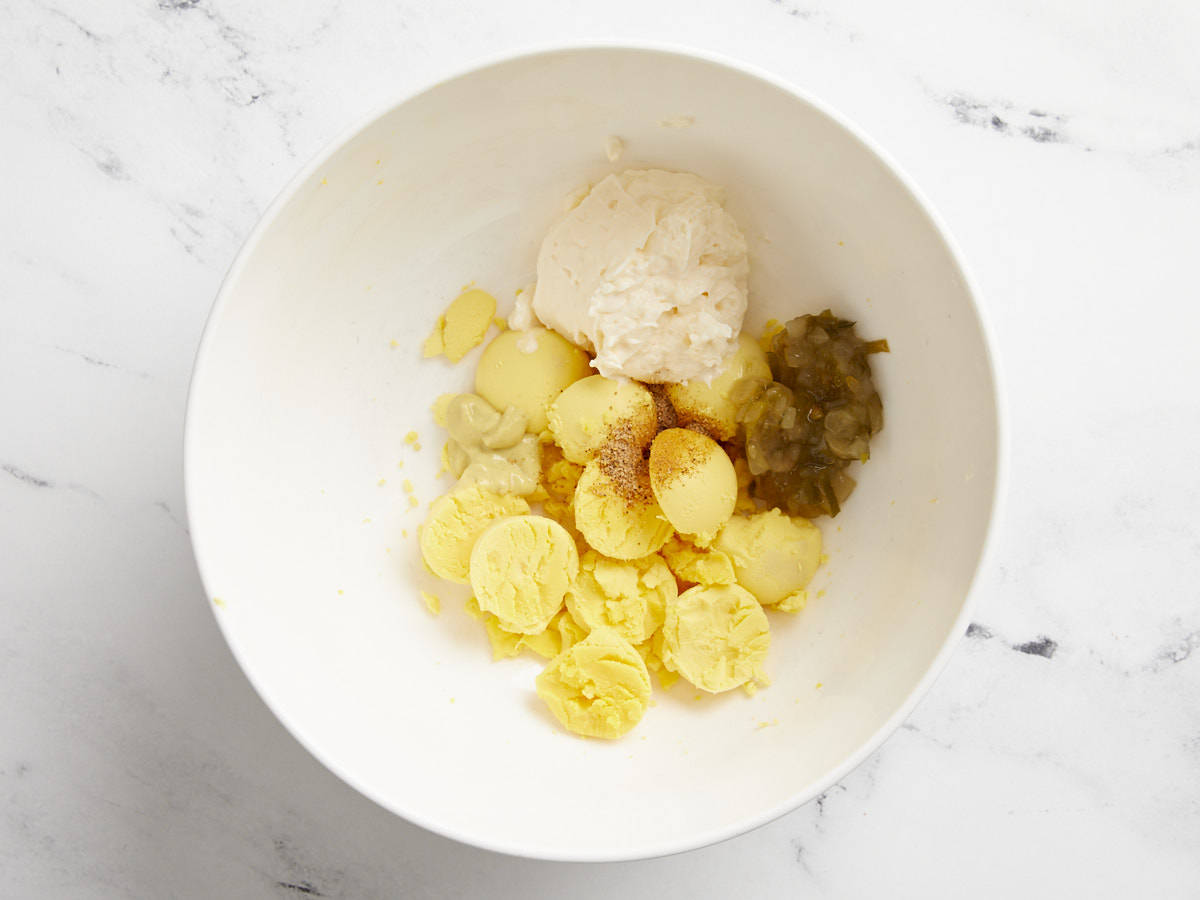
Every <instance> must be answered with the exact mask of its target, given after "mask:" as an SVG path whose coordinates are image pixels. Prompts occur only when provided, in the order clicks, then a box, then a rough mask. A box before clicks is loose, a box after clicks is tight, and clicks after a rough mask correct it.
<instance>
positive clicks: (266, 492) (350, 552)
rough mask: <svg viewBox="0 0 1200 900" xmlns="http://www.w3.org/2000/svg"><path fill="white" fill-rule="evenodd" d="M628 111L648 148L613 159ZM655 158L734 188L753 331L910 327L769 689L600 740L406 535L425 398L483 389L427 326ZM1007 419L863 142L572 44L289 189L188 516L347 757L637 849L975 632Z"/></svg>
mask: <svg viewBox="0 0 1200 900" xmlns="http://www.w3.org/2000/svg"><path fill="white" fill-rule="evenodd" d="M681 117H691V119H692V121H690V123H689V122H688V120H687V119H684V118H681ZM664 123H666V124H664ZM681 125H686V127H679V126H681ZM610 135H616V136H619V137H620V138H622V139H623V140H624V142H625V144H626V151H625V155H624V156H623V157H622V158H621V159H620V160H619V162H618V163H616V164H615V165H614V164H612V163H609V162H608V160H607V159H606V158H605V154H604V145H605V139H606V138H607V137H609V136H610ZM652 166H657V167H663V168H671V169H680V170H690V171H694V172H697V173H699V174H701V175H704V176H705V177H707V178H710V179H712V180H713V181H716V182H718V183H721V184H723V185H725V186H726V188H727V191H728V198H729V200H728V202H729V207H730V209H731V210H732V212H733V213H734V215H735V216H736V217H737V219H738V220H739V222H740V223H741V225H742V227H743V229H744V231H745V232H746V234H747V237H748V239H749V241H750V245H751V251H752V267H753V272H752V278H751V290H752V293H751V312H750V315H749V319H748V327H750V328H752V329H757V328H759V327H761V325H762V324H763V322H764V321H765V320H766V319H767V318H768V317H775V318H778V319H787V318H790V317H792V316H794V315H798V314H800V313H804V312H816V311H819V310H821V309H822V308H824V307H826V306H830V307H832V308H833V309H834V310H835V311H836V312H839V313H841V314H843V315H845V316H848V317H850V318H854V319H857V320H858V321H859V323H860V324H859V330H860V333H861V334H863V335H864V336H865V337H868V338H874V337H886V338H887V339H888V340H889V342H890V344H891V348H892V353H891V355H890V356H886V357H876V358H875V359H876V360H877V362H876V364H875V369H876V372H877V376H878V380H879V383H880V387H881V391H882V393H883V397H884V401H885V407H886V417H887V425H886V428H885V429H884V431H883V432H882V434H881V435H880V436H879V437H878V439H877V442H876V444H875V446H874V448H873V453H874V458H873V459H872V460H871V462H870V463H869V464H868V465H866V466H865V467H863V468H862V469H861V470H860V471H859V472H858V473H857V475H858V476H859V488H858V491H857V493H856V494H855V496H854V497H853V498H852V500H851V502H850V504H849V506H848V508H847V509H846V511H845V512H844V513H843V514H842V515H841V516H840V517H838V518H837V519H836V520H835V521H831V520H828V519H825V520H821V521H820V525H821V528H822V531H823V533H824V536H825V540H826V544H827V552H828V555H829V561H828V564H827V565H826V567H825V568H824V569H823V571H822V572H821V573H820V575H819V576H818V579H817V582H816V583H815V584H814V585H813V591H812V599H811V601H810V603H809V607H808V608H807V609H806V610H805V611H804V612H803V613H801V614H800V615H799V616H795V617H792V616H786V615H772V617H771V624H772V629H773V645H772V649H771V655H770V658H769V674H770V676H771V678H772V680H773V684H772V686H771V687H770V688H769V689H767V690H764V691H761V692H759V693H758V695H756V696H754V697H752V698H751V697H747V696H745V695H743V694H742V693H741V692H736V694H735V695H731V696H719V697H709V696H703V697H700V696H698V692H697V691H695V690H693V689H691V688H690V687H689V686H688V685H686V684H679V685H677V686H676V687H674V688H673V689H672V690H670V691H661V690H658V691H656V695H655V700H656V706H654V707H653V708H651V709H650V710H649V711H648V712H647V715H646V717H645V719H644V720H643V721H642V723H641V724H640V725H639V726H638V727H637V729H635V730H634V731H633V732H632V734H631V735H630V736H628V737H627V738H625V739H623V740H621V741H617V742H612V743H603V742H598V741H587V740H582V739H579V738H575V737H571V736H569V735H567V734H564V733H563V732H562V731H561V730H560V729H559V727H558V726H557V724H556V723H555V722H554V721H553V720H552V718H551V717H550V715H549V713H548V712H547V711H546V710H545V709H544V708H543V706H542V704H541V702H540V701H539V700H538V699H537V697H536V695H535V694H534V691H533V679H534V676H535V675H536V673H537V672H538V671H539V670H540V663H539V661H537V660H534V659H532V658H519V659H510V660H505V661H502V662H497V663H493V662H492V661H491V659H490V652H489V647H488V643H487V639H486V636H485V634H484V632H483V629H482V627H480V626H479V625H478V623H476V622H475V621H474V620H472V619H470V618H469V617H468V616H467V614H466V613H465V611H464V609H463V600H464V598H465V590H460V589H451V588H449V587H448V586H446V585H445V584H444V583H441V582H438V581H437V580H436V579H434V578H432V577H431V576H430V575H428V574H427V573H426V572H425V571H424V570H423V567H422V564H421V561H420V558H419V554H418V550H417V540H416V535H417V529H418V526H419V525H420V522H421V520H422V518H423V515H424V513H425V510H426V508H427V503H428V501H430V500H432V499H434V497H435V496H436V495H438V494H440V493H442V492H443V491H444V490H446V489H447V487H448V486H449V485H448V482H447V480H446V478H445V477H444V476H443V477H442V478H439V477H438V471H439V468H440V461H439V451H440V448H441V444H442V436H441V435H440V434H439V433H438V429H436V428H435V426H434V425H433V422H432V418H431V415H430V411H429V410H430V404H431V402H432V401H433V400H434V398H435V397H437V396H438V395H439V394H440V393H443V392H445V391H455V390H462V389H467V388H469V386H470V385H471V379H472V373H473V370H474V361H475V359H476V355H477V354H478V352H479V351H475V353H474V354H472V356H470V357H468V358H467V359H466V360H464V361H463V362H462V363H461V364H459V365H458V366H451V365H449V364H448V363H446V362H445V360H437V361H423V360H422V359H421V355H420V345H421V341H422V339H423V338H424V336H425V335H426V334H427V333H428V331H429V329H430V327H431V325H432V324H433V322H434V320H435V318H436V317H437V315H438V314H439V313H440V312H441V310H442V309H443V308H444V306H445V305H446V303H447V302H448V301H449V300H450V299H451V298H453V297H454V296H455V295H456V293H457V292H458V291H459V289H460V288H461V287H462V286H463V284H464V283H466V282H469V281H472V280H473V281H475V282H477V283H478V284H479V285H480V286H481V287H484V288H486V289H488V290H490V291H492V292H493V293H494V294H495V295H496V296H497V297H498V298H499V299H500V302H501V312H502V313H503V312H505V311H507V307H508V305H509V304H510V303H511V300H512V297H513V295H514V292H515V291H516V289H517V288H519V287H521V286H523V285H526V284H528V283H529V282H531V281H532V280H533V278H534V272H535V258H536V252H537V247H538V243H539V241H540V239H541V236H542V234H543V233H544V231H545V230H546V228H547V226H548V224H549V223H550V222H551V220H552V219H553V218H554V216H555V215H556V214H557V213H558V212H559V211H560V210H561V208H562V204H563V200H564V197H565V196H566V195H567V194H568V193H569V192H570V191H571V190H573V189H574V188H576V187H578V186H579V185H581V184H584V183H586V182H588V181H589V180H595V179H598V178H600V177H602V176H603V175H605V174H607V173H608V172H611V171H614V170H618V169H620V168H626V167H652ZM996 422H997V411H996V406H995V386H994V383H993V377H992V372H991V369H990V366H989V362H988V351H987V346H986V343H985V338H984V335H983V332H982V329H981V325H980V322H979V319H978V317H977V314H976V311H975V308H974V305H973V302H972V299H971V297H970V293H969V290H968V287H967V285H966V284H965V282H964V279H963V276H962V274H961V272H960V270H959V267H958V265H957V263H956V261H955V259H954V256H953V253H952V251H951V250H950V249H949V248H948V247H947V245H946V243H945V241H944V239H943V237H942V236H941V234H940V233H939V231H938V229H937V227H936V226H935V225H934V224H933V223H932V222H931V220H930V218H929V217H928V216H927V214H926V213H925V212H924V211H923V209H922V207H921V205H920V204H919V203H918V202H917V201H916V200H915V199H914V197H913V196H912V195H911V193H910V192H909V191H908V189H907V188H906V187H905V186H904V185H903V183H902V182H901V181H900V180H898V178H897V177H896V176H895V175H894V174H893V173H892V171H891V170H890V169H889V168H888V166H887V165H886V164H884V163H883V162H882V161H881V160H880V158H879V157H878V156H876V155H875V154H874V153H873V152H872V151H871V150H869V149H868V148H867V147H866V146H864V145H863V144H862V143H861V142H860V141H859V139H857V138H856V137H855V136H853V135H852V134H851V133H850V132H849V131H847V130H846V129H845V128H844V127H843V126H841V125H839V124H838V123H837V122H836V121H834V120H833V119H831V118H830V117H829V116H828V115H826V114H825V113H824V112H822V111H820V110H819V109H817V108H816V107H814V106H813V105H811V104H809V103H807V102H805V101H803V100H800V99H798V98H797V97H796V96H794V95H793V94H791V93H789V92H787V91H785V90H782V89H781V88H779V87H777V86H774V85H772V84H770V83H769V82H767V81H764V80H762V79H760V78H758V77H756V76H753V75H750V74H746V73H743V72H741V71H738V70H736V69H732V68H729V67H727V66H724V65H721V64H717V63H713V62H709V61H705V60H701V59H697V58H694V57H689V56H683V55H676V54H670V53H664V52H656V51H642V50H628V49H590V50H573V51H563V52H555V53H549V54H541V55H535V56H529V57H523V58H519V59H515V60H511V61H508V62H504V63H501V64H498V65H495V66H492V67H489V68H486V69H482V70H477V71H475V72H473V73H471V74H469V75H466V76H463V77H460V78H458V79H455V80H452V81H449V82H445V83H442V84H441V85H439V86H437V87H435V88H433V89H431V90H429V91H427V92H425V93H423V94H420V95H418V96H416V97H414V98H412V99H410V100H408V101H406V102H405V103H403V104H401V105H400V106H398V107H396V108H394V109H392V110H391V111H390V112H388V113H386V114H385V115H383V116H382V117H380V118H378V119H376V120H375V121H374V122H373V123H372V124H370V125H368V126H367V127H365V128H363V129H362V130H360V131H358V132H357V133H356V134H355V135H354V136H353V137H351V138H350V139H349V140H348V141H346V142H345V143H343V144H342V145H340V146H339V147H337V148H336V149H335V150H334V151H332V153H331V154H330V155H328V156H327V157H326V158H324V159H323V160H321V161H319V162H318V163H316V164H314V166H313V167H311V168H310V169H309V170H308V171H307V172H306V173H305V175H303V176H302V177H301V179H300V181H299V182H297V183H296V184H295V185H293V187H292V188H291V189H290V191H289V193H288V195H287V196H286V199H285V200H284V201H283V202H282V203H281V204H279V205H278V206H277V207H276V209H275V211H274V212H273V214H272V215H271V216H269V217H268V219H267V220H266V221H265V222H264V224H263V225H262V226H261V227H260V229H259V231H258V232H257V233H256V235H255V237H254V238H253V239H252V240H251V241H250V243H249V244H248V245H247V247H246V249H245V251H244V252H243V255H242V257H241V258H240V259H239V262H238V263H237V264H236V265H235V267H234V270H233V272H232V273H231V275H230V277H229V279H228V280H227V282H226V285H225V287H224V289H223V291H222V294H221V296H220V298H219V300H218V303H217V305H216V308H215V310H214V313H213V317H212V320H211V321H210V324H209V327H208V331H207V333H206V335H205V339H204V343H203V347H202V350H201V353H200V357H199V360H198V363H197V369H196V373H195V378H194V382H193V392H192V397H191V402H190V407H189V413H188V433H187V495H188V505H189V515H190V519H191V528H192V537H193V541H194V543H195V548H196V554H197V559H198V560H199V563H200V566H201V570H202V573H203V576H204V580H205V584H206V585H207V587H208V590H209V592H210V593H211V595H212V596H213V597H215V598H219V603H218V604H217V614H218V618H219V620H220V622H221V625H222V628H223V629H224V632H225V634H226V636H227V638H228V640H229V642H230V644H231V646H232V647H233V650H234V652H235V654H236V655H237V657H238V659H239V660H240V662H241V664H242V666H243V667H244V668H245V670H246V672H247V674H248V675H249V677H250V678H251V680H252V681H253V683H254V684H255V686H256V688H257V689H258V690H259V691H260V693H261V694H262V696H263V697H264V699H265V700H266V701H267V703H268V704H269V705H270V706H271V708H272V709H273V710H274V711H275V712H276V713H277V714H278V715H279V717H280V718H281V720H282V721H283V722H284V723H285V724H286V725H287V727H288V728H290V729H291V730H292V732H293V733H294V734H295V735H296V736H297V737H298V738H299V739H300V740H301V741H302V742H303V743H304V744H305V745H306V746H307V747H308V748H309V749H310V750H312V751H313V752H314V753H315V754H316V755H317V756H318V757H319V758H320V759H321V760H322V761H323V762H325V763H326V764H327V765H328V766H329V767H330V768H331V769H333V770H334V771H335V772H337V773H338V774H339V775H341V776H342V777H343V778H345V779H346V780H347V781H349V782H350V783H352V784H353V785H354V786H356V787H357V788H359V789H360V790H361V791H363V792H364V793H366V794H367V795H368V796H370V797H372V798H374V799H375V800H377V801H378V802H380V803H382V804H383V805H385V806H387V807H389V808H391V809H393V810H394V811H396V812H398V813H400V814H402V815H404V816H406V817H408V818H410V819H412V820H414V821H416V822H418V823H420V824H423V825H426V826H427V827H430V828H432V829H434V830H437V831H440V832H442V833H444V834H448V835H451V836H453V837H456V838H459V839H462V840H465V841H469V842H472V843H476V844H479V845H483V846H488V847H492V848H496V849H500V850H505V851H510V852H515V853H521V854H525V855H532V856H542V857H549V858H572V859H605V858H625V857H636V856H643V855H652V854H657V853H662V852H668V851H672V850H678V849H685V848H687V847H691V846H696V845H698V844H702V843H704V842H707V841H711V840H715V839H718V838H722V837H726V836H728V835H730V834H732V833H736V832H737V831H738V830H741V829H744V828H746V827H749V826H751V825H753V824H757V823H759V822H761V821H764V820H765V819H766V818H768V817H769V816H771V815H774V814H778V813H780V812H782V811H784V810H786V809H787V808H789V807H790V806H791V805H794V804H795V803H797V802H799V801H801V800H804V799H808V798H809V797H811V796H812V795H813V794H814V793H815V792H816V791H819V790H821V789H823V788H824V787H827V786H828V784H829V782H830V780H831V779H832V778H834V777H836V776H837V775H838V774H840V773H841V772H843V771H844V770H845V768H846V767H847V766H848V765H849V764H852V763H854V762H857V761H858V760H859V759H861V756H862V755H863V754H864V753H865V751H866V749H869V747H870V746H871V745H872V741H873V740H874V739H875V738H876V737H877V736H878V734H879V733H880V732H881V729H883V728H885V726H886V725H887V724H888V722H889V720H890V719H892V718H893V717H894V716H895V715H896V714H897V713H898V712H899V711H901V710H902V709H903V708H904V706H905V704H906V702H908V701H909V698H910V695H911V694H913V692H914V689H915V688H916V687H917V685H918V683H919V682H921V680H922V678H923V677H924V676H925V675H926V673H927V672H928V671H929V670H930V668H931V666H932V665H933V664H934V663H935V660H936V659H937V658H938V657H939V654H940V653H941V651H942V650H943V647H944V646H946V645H947V642H948V641H950V640H953V639H954V638H955V637H956V636H957V635H956V634H955V633H954V631H955V629H956V628H957V627H961V621H960V614H961V612H962V611H963V608H964V603H965V596H966V594H967V592H968V588H969V585H970V581H971V579H972V576H973V573H974V571H975V568H976V566H977V563H978V560H979V556H980V553H981V549H982V546H983V543H984V539H985V536H986V531H987V526H988V521H989V517H990V511H991V507H992V503H993V495H994V490H995V481H996V464H997V432H996V428H997V425H996ZM410 430H412V431H416V432H417V433H418V435H419V442H420V445H421V448H420V450H416V449H414V447H412V446H411V445H408V444H406V443H405V435H406V433H407V432H409V431H410ZM401 465H402V468H401ZM406 479H407V480H409V481H410V482H411V484H412V486H413V494H412V495H411V496H415V497H416V498H417V500H418V501H419V506H417V507H413V506H411V505H410V502H409V496H410V495H409V494H408V493H406V491H405V489H404V482H405V480H406ZM422 588H423V589H426V590H429V591H432V592H434V593H436V594H437V595H438V596H440V597H441V599H442V604H443V612H442V613H441V615H440V616H438V617H434V616H432V615H431V614H430V613H429V612H428V611H427V610H426V608H425V606H424V605H423V603H422V601H421V598H420V596H419V594H418V591H419V590H420V589H422Z"/></svg>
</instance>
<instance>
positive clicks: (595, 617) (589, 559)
mask: <svg viewBox="0 0 1200 900" xmlns="http://www.w3.org/2000/svg"><path fill="white" fill-rule="evenodd" d="M678 592H679V591H678V588H677V587H676V585H675V577H674V576H673V575H672V574H671V570H670V569H668V568H667V564H666V563H665V562H663V559H662V557H661V556H657V555H650V556H644V557H642V558H641V559H637V560H632V561H629V562H624V561H621V560H615V559H608V558H607V557H604V556H601V555H600V554H599V553H597V552H596V551H595V550H588V551H587V552H586V553H584V554H583V557H582V559H581V560H580V563H579V577H578V578H577V579H576V580H575V582H574V583H573V584H572V585H571V588H570V590H569V591H568V592H567V597H566V600H567V609H569V610H570V611H571V615H572V616H573V617H574V619H575V621H577V622H579V623H580V624H582V625H584V626H586V627H587V628H588V629H589V630H595V629H597V628H611V629H612V630H613V631H616V632H617V633H618V634H620V635H621V636H622V637H623V638H625V639H626V640H627V641H629V642H630V643H631V644H640V643H642V642H643V641H647V640H649V639H650V636H651V635H652V634H654V632H655V631H657V630H658V628H659V627H660V626H661V625H662V623H663V617H664V615H665V614H666V605H667V603H669V602H670V601H672V600H674V599H675V597H676V595H677V594H678Z"/></svg>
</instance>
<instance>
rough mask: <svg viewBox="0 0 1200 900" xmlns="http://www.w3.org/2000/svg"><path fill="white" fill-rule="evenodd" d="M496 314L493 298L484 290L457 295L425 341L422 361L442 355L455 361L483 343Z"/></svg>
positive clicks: (474, 290) (494, 299)
mask: <svg viewBox="0 0 1200 900" xmlns="http://www.w3.org/2000/svg"><path fill="white" fill-rule="evenodd" d="M495 315H496V298H495V297H493V296H492V295H491V294H489V293H488V292H487V291H481V290H479V289H478V288H475V289H472V290H469V291H464V292H463V293H461V294H459V295H458V297H456V298H455V299H454V301H453V302H452V303H451V304H450V305H449V306H448V307H447V308H446V312H445V313H444V314H443V315H441V316H439V317H438V320H437V324H435V325H434V327H433V331H432V332H430V334H429V337H427V338H426V339H425V346H424V348H423V350H422V352H423V354H424V356H425V358H426V359H429V358H430V357H433V356H438V355H439V354H444V355H445V357H446V358H447V359H448V360H450V362H452V363H456V362H458V361H459V360H460V359H462V358H463V357H464V356H466V355H467V353H468V352H470V351H471V350H472V349H473V348H475V347H478V346H479V345H480V344H482V343H483V336H484V335H485V334H487V330H488V326H489V325H491V324H492V318H493V317H494V316H495Z"/></svg>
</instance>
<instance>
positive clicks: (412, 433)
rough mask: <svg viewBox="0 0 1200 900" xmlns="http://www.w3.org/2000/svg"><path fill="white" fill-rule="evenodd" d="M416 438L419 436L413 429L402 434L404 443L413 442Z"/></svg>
mask: <svg viewBox="0 0 1200 900" xmlns="http://www.w3.org/2000/svg"><path fill="white" fill-rule="evenodd" d="M418 440H419V438H418V436H417V433H416V432H415V431H410V432H409V433H408V434H406V435H405V436H404V443H406V444H415V443H416V442H417V441H418ZM401 465H403V463H401Z"/></svg>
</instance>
